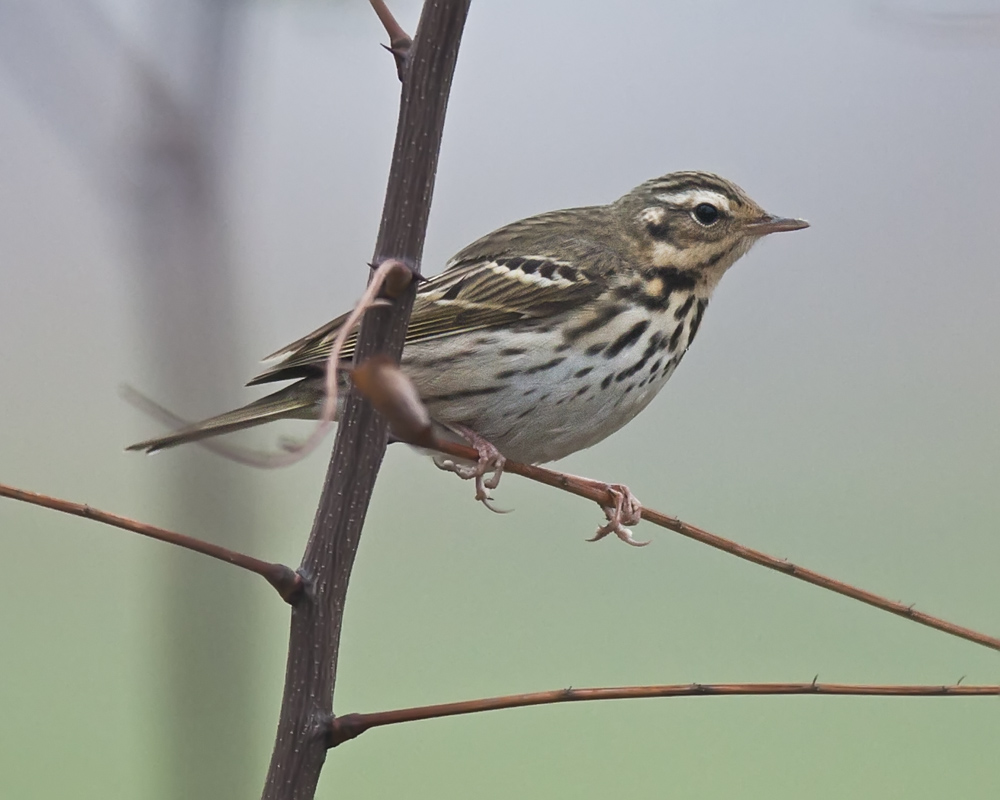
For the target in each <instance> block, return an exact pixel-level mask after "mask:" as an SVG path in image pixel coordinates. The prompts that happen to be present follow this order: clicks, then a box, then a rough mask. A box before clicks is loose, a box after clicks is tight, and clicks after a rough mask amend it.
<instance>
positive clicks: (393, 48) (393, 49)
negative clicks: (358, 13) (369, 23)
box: [370, 0, 413, 82]
mask: <svg viewBox="0 0 1000 800" xmlns="http://www.w3.org/2000/svg"><path fill="white" fill-rule="evenodd" d="M370 2H371V4H372V8H373V9H374V10H375V13H376V14H377V15H378V18H379V21H381V23H382V27H383V28H385V32H386V34H388V36H389V42H390V44H389V45H382V47H384V48H385V49H386V50H388V51H389V52H390V53H392V57H393V59H395V61H396V74H397V75H398V76H399V80H400V82H402V80H403V69H404V68H405V66H406V61H407V58H408V57H409V54H410V48H411V47H412V46H413V39H411V38H410V36H409V34H407V32H406V31H404V30H403V28H402V26H401V25H400V24H399V23H398V22H396V18H395V17H394V16H393V15H392V12H391V11H390V10H389V8H388V6H386V4H385V2H384V0H370Z"/></svg>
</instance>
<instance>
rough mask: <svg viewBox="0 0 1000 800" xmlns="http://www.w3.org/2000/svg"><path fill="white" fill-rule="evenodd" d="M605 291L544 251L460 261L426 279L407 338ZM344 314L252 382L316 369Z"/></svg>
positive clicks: (537, 312)
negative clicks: (531, 254) (536, 253)
mask: <svg viewBox="0 0 1000 800" xmlns="http://www.w3.org/2000/svg"><path fill="white" fill-rule="evenodd" d="M460 255H461V254H460ZM600 291H601V290H600V285H599V284H597V283H595V282H594V281H592V280H591V278H590V277H588V276H587V275H586V274H585V273H584V272H583V271H582V270H579V269H577V268H575V267H574V266H573V265H571V264H569V263H567V262H565V261H560V260H558V259H554V258H551V257H547V256H543V255H538V256H518V257H513V258H510V257H497V258H488V259H474V260H471V261H467V262H462V261H457V260H456V261H453V262H452V263H451V264H449V267H448V269H447V270H446V271H444V272H442V273H441V274H440V275H437V276H435V277H433V278H431V279H430V280H427V281H425V282H423V283H421V284H420V286H419V288H418V289H417V296H416V299H415V301H414V305H413V314H412V315H411V317H410V324H409V327H408V328H407V332H406V343H407V344H409V343H411V342H417V341H423V340H427V339H433V338H436V337H442V336H454V335H456V334H462V333H468V332H470V331H476V330H482V329H485V328H492V327H495V326H498V325H509V324H513V323H517V322H519V321H522V320H530V319H542V318H546V317H550V316H556V315H558V314H560V313H562V312H564V311H568V310H570V309H573V308H578V307H579V306H580V305H581V304H583V303H586V302H588V301H589V300H592V299H594V298H595V297H596V296H597V295H598V294H600ZM346 319H347V315H346V314H345V315H342V316H340V317H337V319H335V320H332V321H331V322H328V323H327V324H326V325H324V326H323V327H321V328H317V329H316V330H315V331H313V332H312V333H309V334H307V335H306V336H303V337H302V338H301V339H299V340H297V341H295V342H293V343H292V344H290V345H288V346H287V347H284V348H282V349H281V350H279V351H278V352H276V353H274V354H272V355H271V356H269V357H268V359H267V360H277V362H278V363H276V364H275V365H274V366H272V367H270V368H269V369H267V370H265V371H264V372H262V373H261V374H260V375H258V376H257V377H255V378H254V379H253V380H252V381H250V384H249V385H254V384H259V383H268V382H271V381H281V380H289V379H292V378H300V377H303V376H305V375H310V374H315V373H316V372H317V371H318V370H320V369H322V366H323V364H324V363H325V361H326V359H327V357H328V356H329V354H330V349H331V347H332V346H333V340H334V338H335V337H336V335H337V332H338V331H339V330H340V328H341V326H342V325H343V324H344V322H345V321H346ZM356 341H357V334H356V333H352V334H351V335H350V336H349V337H348V338H347V342H346V343H345V345H344V350H343V354H342V355H343V359H344V360H348V359H350V358H351V357H352V356H353V355H354V346H355V343H356Z"/></svg>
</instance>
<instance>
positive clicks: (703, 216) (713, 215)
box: [691, 203, 719, 227]
mask: <svg viewBox="0 0 1000 800" xmlns="http://www.w3.org/2000/svg"><path fill="white" fill-rule="evenodd" d="M691 216H693V217H694V219H695V222H697V223H698V224H699V225H704V226H705V227H708V226H709V225H714V224H715V223H716V222H718V221H719V209H717V208H716V207H715V206H713V205H712V204H711V203H698V205H696V206H695V207H694V210H693V211H692V212H691Z"/></svg>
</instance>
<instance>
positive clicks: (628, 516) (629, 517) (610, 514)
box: [587, 481, 649, 547]
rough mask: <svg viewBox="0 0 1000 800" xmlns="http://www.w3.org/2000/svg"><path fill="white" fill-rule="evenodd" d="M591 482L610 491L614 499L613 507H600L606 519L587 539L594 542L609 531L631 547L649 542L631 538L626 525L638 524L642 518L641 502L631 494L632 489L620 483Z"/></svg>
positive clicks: (643, 545) (642, 545) (641, 545)
mask: <svg viewBox="0 0 1000 800" xmlns="http://www.w3.org/2000/svg"><path fill="white" fill-rule="evenodd" d="M593 483H594V484H595V485H596V486H599V487H601V488H603V489H606V490H607V491H608V492H610V493H611V496H612V497H613V498H614V499H615V504H614V506H613V507H611V506H602V507H601V510H602V511H604V516H605V517H607V519H608V521H607V522H606V523H605V524H604V525H602V526H601V527H600V528H598V529H597V533H595V534H594V536H593V537H592V538H590V539H588V540H587V541H588V542H596V541H598V540H599V539H603V538H604V537H605V536H607V535H608V534H609V533H613V534H614V535H615V536H617V537H618V538H619V539H621V540H622V541H623V542H625V544H630V545H632V546H633V547H645V546H646V545H647V544H649V542H648V541H645V542H640V541H637V540H635V539H633V538H632V531H630V530H629V529H628V527H626V526H629V525H638V524H639V521H640V520H641V519H642V504H641V503H640V502H639V499H638V498H637V497H636V496H635V495H634V494H632V490H631V489H629V488H628V487H627V486H625V485H624V484H622V483H600V482H598V481H594V482H593Z"/></svg>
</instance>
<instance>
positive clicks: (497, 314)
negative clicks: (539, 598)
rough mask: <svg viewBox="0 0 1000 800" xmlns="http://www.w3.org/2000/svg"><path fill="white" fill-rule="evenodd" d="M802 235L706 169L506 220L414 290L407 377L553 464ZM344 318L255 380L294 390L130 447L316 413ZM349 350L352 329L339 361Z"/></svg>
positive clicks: (587, 441)
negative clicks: (715, 300)
mask: <svg viewBox="0 0 1000 800" xmlns="http://www.w3.org/2000/svg"><path fill="white" fill-rule="evenodd" d="M806 227H808V223H807V222H805V221H804V220H801V219H793V218H786V217H779V216H775V215H772V214H769V213H768V212H766V211H765V210H764V209H763V208H762V207H761V206H760V205H758V204H757V203H756V202H754V201H753V200H752V199H751V198H750V196H749V195H748V194H747V193H746V192H744V191H743V190H742V189H741V188H740V187H739V186H737V185H736V184H735V183H733V182H731V181H729V180H727V179H725V178H722V177H720V176H718V175H715V174H713V173H710V172H698V171H689V172H672V173H669V174H667V175H663V176H660V177H657V178H653V179H651V180H648V181H645V182H644V183H642V184H640V185H638V186H636V187H635V188H634V189H632V190H631V191H629V192H628V193H626V194H625V195H623V196H622V197H620V198H619V199H617V200H615V201H614V202H612V203H609V204H607V205H599V206H586V207H580V208H570V209H564V210H560V211H550V212H547V213H542V214H538V215H536V216H532V217H528V218H526V219H522V220H519V221H517V222H513V223H510V224H508V225H505V226H503V227H501V228H498V229H497V230H495V231H493V232H492V233H489V234H487V235H486V236H483V237H482V238H480V239H478V240H476V241H475V242H473V243H472V244H470V245H469V246H468V247H466V248H464V249H463V250H461V251H459V252H458V253H457V254H456V255H455V256H454V257H452V258H451V259H450V260H449V261H448V262H447V264H446V266H445V269H444V271H443V272H441V273H440V274H438V275H436V276H435V277H432V278H429V279H427V280H423V281H422V282H420V283H419V285H418V288H417V293H416V299H415V301H414V305H413V312H412V315H411V317H410V322H409V327H408V328H407V332H406V338H405V344H404V348H403V355H402V361H401V364H400V366H401V369H402V370H403V372H404V373H405V374H406V375H407V376H408V377H409V378H410V379H411V380H412V382H413V384H414V386H415V388H416V389H417V392H418V393H419V395H420V397H421V399H422V400H423V402H424V404H425V405H426V407H427V410H428V412H429V414H430V417H431V418H432V420H433V421H434V422H435V424H436V425H438V426H440V427H442V428H443V429H446V430H449V431H455V432H458V433H459V434H460V435H462V436H463V437H465V438H469V437H470V436H471V437H474V443H475V444H477V447H480V446H482V445H490V446H492V448H493V450H492V452H495V453H496V454H497V455H498V456H499V455H500V454H502V456H503V457H506V458H507V459H511V460H514V461H520V462H522V463H527V464H544V463H548V462H551V461H556V460H558V459H561V458H564V457H565V456H568V455H570V454H571V453H575V452H577V451H579V450H583V449H585V448H588V447H591V446H593V445H595V444H597V443H598V442H600V441H602V440H603V439H605V438H607V437H608V436H610V435H611V434H613V433H614V432H616V431H617V430H619V429H620V428H621V427H622V426H624V425H625V424H626V423H628V422H629V421H631V420H632V419H633V418H634V417H635V416H636V415H637V414H638V413H639V412H640V411H642V410H643V409H644V408H645V407H646V406H647V405H648V404H649V403H650V401H652V399H653V398H654V397H655V396H656V394H657V393H658V392H659V391H660V390H661V389H662V388H663V386H664V384H666V382H667V381H668V380H669V379H670V377H671V376H672V375H673V373H674V370H676V368H677V366H678V365H679V364H680V362H681V360H682V359H683V357H684V355H685V354H686V353H687V351H688V348H689V347H690V346H691V344H692V342H693V341H694V338H695V336H696V334H697V333H698V330H699V328H700V326H701V323H702V319H703V316H704V314H705V310H706V308H707V307H708V303H709V300H710V298H711V296H712V293H713V291H714V290H715V288H716V286H718V284H719V281H720V279H721V278H722V276H723V275H724V274H725V272H726V271H727V270H728V269H729V268H730V267H732V266H733V264H735V263H736V261H738V260H739V259H740V258H741V257H742V256H743V255H745V254H746V253H747V251H749V250H750V248H751V247H752V246H753V245H754V244H755V243H756V242H757V241H759V240H760V239H761V238H762V237H764V236H766V235H768V234H771V233H777V232H782V231H794V230H799V229H802V228H806ZM346 319H347V315H346V314H345V315H343V316H340V317H338V318H336V319H334V320H333V321H331V322H329V323H327V324H326V325H324V326H322V327H321V328H319V329H317V330H315V331H313V332H312V333H309V334H307V335H306V336H304V337H302V338H301V339H298V340H297V341H295V342H293V343H292V344H290V345H288V346H287V347H284V348H282V349H281V350H279V351H277V352H276V353H273V354H272V355H271V356H269V357H268V358H267V359H265V362H271V363H270V366H269V367H268V368H267V369H266V370H265V371H264V372H262V373H261V374H259V375H257V376H256V377H255V378H253V379H252V380H251V381H250V382H249V384H248V385H250V386H254V385H258V384H268V383H272V382H276V381H288V380H291V381H294V382H293V383H291V385H289V386H286V387H284V388H282V389H279V390H278V391H276V392H274V393H272V394H269V395H267V396H265V397H262V398H261V399H259V400H256V401H254V402H251V403H249V404H248V405H245V406H243V407H241V408H238V409H236V410H234V411H230V412H227V413H225V414H221V415H219V416H215V417H211V418H209V419H206V420H204V421H202V422H198V423H194V424H192V425H189V426H186V427H184V428H181V429H180V430H177V431H174V432H173V433H170V434H167V435H165V436H162V437H158V438H154V439H148V440H146V441H143V442H139V443H137V444H134V445H132V446H131V447H129V448H128V449H129V450H141V451H145V452H154V451H157V450H161V449H164V448H167V447H173V446H175V445H178V444H182V443H184V442H190V441H196V440H199V439H203V438H205V437H209V436H215V435H217V434H222V433H229V432H232V431H236V430H240V429H243V428H248V427H251V426H255V425H259V424H263V423H266V422H270V421H272V420H276V419H281V418H306V419H308V418H313V419H315V418H317V417H318V416H319V414H320V409H321V408H322V405H323V401H324V397H325V391H324V374H325V366H326V361H327V357H328V355H329V353H330V350H331V348H332V344H333V340H334V338H335V337H336V335H337V333H338V332H339V330H340V328H341V327H342V326H343V324H344V322H345V321H346ZM355 342H356V334H352V335H351V336H350V337H349V338H348V339H347V342H346V345H345V347H344V349H343V351H342V353H341V358H342V360H345V361H349V360H350V358H351V356H352V355H353V350H354V345H355ZM480 452H481V453H482V452H483V450H482V449H481V450H480ZM480 474H481V473H480ZM466 477H468V475H466ZM496 477H498V476H496ZM477 479H478V476H477ZM480 499H482V498H480ZM619 505H621V503H619ZM628 505H629V503H628V502H626V503H625V506H626V508H627V507H628ZM619 510H620V509H619ZM619 516H620V515H619ZM626 516H628V515H626ZM632 516H634V515H632ZM609 522H610V517H609ZM618 527H619V528H620V527H621V526H620V525H619V526H618ZM614 532H616V533H618V534H619V536H620V537H621V532H620V531H619V530H618V529H617V528H615V529H614ZM599 533H600V531H599ZM632 543H635V542H632Z"/></svg>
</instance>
